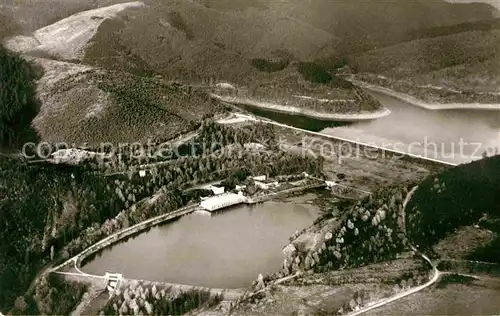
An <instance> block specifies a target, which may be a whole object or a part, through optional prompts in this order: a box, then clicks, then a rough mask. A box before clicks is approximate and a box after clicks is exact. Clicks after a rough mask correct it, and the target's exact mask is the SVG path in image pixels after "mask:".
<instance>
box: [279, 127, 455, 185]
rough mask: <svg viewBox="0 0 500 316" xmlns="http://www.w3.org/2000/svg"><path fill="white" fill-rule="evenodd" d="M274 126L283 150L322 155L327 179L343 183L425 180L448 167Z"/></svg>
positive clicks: (361, 183)
mask: <svg viewBox="0 0 500 316" xmlns="http://www.w3.org/2000/svg"><path fill="white" fill-rule="evenodd" d="M275 128H276V131H277V133H278V135H279V137H280V143H281V147H282V149H285V150H287V151H292V152H297V153H301V154H304V155H310V156H314V155H315V156H320V155H322V156H323V157H324V158H325V160H324V173H325V174H326V176H327V178H329V179H332V180H334V181H339V180H340V183H341V184H343V185H347V186H351V187H356V188H359V189H362V190H366V191H374V190H376V189H377V188H380V187H384V186H389V185H391V184H397V183H405V182H408V181H419V180H423V179H424V178H426V177H427V176H428V175H430V174H434V173H438V172H440V171H441V170H443V169H444V168H446V167H444V166H438V165H436V164H433V163H430V162H423V161H417V160H408V159H403V158H398V157H396V156H394V155H392V154H390V153H385V154H383V153H377V152H372V151H370V150H366V151H365V150H363V149H360V148H359V147H356V146H354V145H352V146H348V145H347V144H345V143H343V142H341V141H335V140H333V139H326V138H324V137H320V136H311V135H310V134H306V133H303V132H300V131H296V130H290V129H286V128H281V127H275ZM372 157H373V158H372Z"/></svg>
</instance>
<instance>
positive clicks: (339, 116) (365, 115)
mask: <svg viewBox="0 0 500 316" xmlns="http://www.w3.org/2000/svg"><path fill="white" fill-rule="evenodd" d="M211 96H212V97H213V98H216V99H218V100H220V101H222V102H227V103H232V104H240V105H246V106H253V107H257V108H261V109H266V110H270V111H273V112H280V113H286V114H294V115H302V116H307V117H310V118H314V119H318V120H327V121H338V122H357V121H369V120H375V119H379V118H382V117H385V116H387V115H389V114H391V111H390V110H389V109H387V108H385V107H382V108H380V109H378V110H376V111H372V112H368V111H365V112H359V113H355V112H353V113H325V112H318V111H314V110H311V109H304V108H298V107H295V106H290V105H281V104H274V103H268V102H259V101H255V100H252V99H248V98H239V97H223V96H219V95H216V94H211Z"/></svg>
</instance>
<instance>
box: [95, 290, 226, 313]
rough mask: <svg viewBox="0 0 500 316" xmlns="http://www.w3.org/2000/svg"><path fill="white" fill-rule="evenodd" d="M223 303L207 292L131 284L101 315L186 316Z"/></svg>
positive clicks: (113, 295) (110, 301) (113, 299)
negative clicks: (195, 310) (193, 311)
mask: <svg viewBox="0 0 500 316" xmlns="http://www.w3.org/2000/svg"><path fill="white" fill-rule="evenodd" d="M221 300H222V296H220V295H212V294H210V292H209V291H206V290H195V289H193V290H189V291H174V290H172V288H162V287H161V285H158V286H157V285H156V284H153V285H152V286H151V285H143V284H138V285H137V287H136V286H135V285H129V286H127V287H126V288H125V289H123V288H122V289H119V290H117V291H115V293H113V294H112V296H111V299H110V300H109V301H108V302H107V303H106V305H105V306H104V308H103V309H102V310H101V312H100V314H101V315H182V314H185V313H187V312H189V311H191V310H194V309H197V308H200V307H213V306H215V305H217V304H218V303H219V302H220V301H221Z"/></svg>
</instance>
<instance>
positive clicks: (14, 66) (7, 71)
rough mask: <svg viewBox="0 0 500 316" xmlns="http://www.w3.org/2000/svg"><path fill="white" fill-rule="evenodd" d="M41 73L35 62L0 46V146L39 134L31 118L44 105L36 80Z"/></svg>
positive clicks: (16, 142)
mask: <svg viewBox="0 0 500 316" xmlns="http://www.w3.org/2000/svg"><path fill="white" fill-rule="evenodd" d="M39 76H40V73H37V70H36V69H35V68H34V67H33V65H31V64H30V63H28V62H27V61H25V60H24V59H22V58H21V57H19V56H17V55H15V54H12V53H10V52H8V51H7V50H5V49H4V48H3V47H1V46H0V148H2V147H13V146H15V145H22V142H23V141H25V140H27V139H31V140H33V138H34V137H36V136H35V135H34V132H33V130H32V128H31V120H32V119H33V118H34V117H35V115H36V113H37V111H38V109H39V106H40V105H39V102H38V100H37V96H36V91H35V83H34V81H35V80H36V79H37V78H38V77H39Z"/></svg>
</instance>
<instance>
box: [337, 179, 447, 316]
mask: <svg viewBox="0 0 500 316" xmlns="http://www.w3.org/2000/svg"><path fill="white" fill-rule="evenodd" d="M417 189H418V186H415V187H413V188H412V190H411V191H410V192H408V194H407V195H406V197H405V200H404V201H403V206H402V210H401V213H402V214H401V215H402V217H403V219H404V218H405V210H406V205H407V204H408V202H409V201H410V199H411V197H412V196H413V194H414V193H415V191H416V190H417ZM403 223H405V222H404V220H403ZM403 225H404V224H403ZM410 249H411V250H412V251H414V252H415V253H416V254H418V255H420V257H421V258H422V259H423V260H425V261H426V262H427V263H428V264H429V265H430V266H431V267H432V272H433V275H432V278H431V279H430V280H429V281H428V282H426V283H424V284H422V285H419V286H416V287H414V288H410V289H409V290H407V291H405V292H401V293H398V294H396V295H394V296H391V297H388V298H385V299H382V300H380V301H377V302H372V303H370V304H369V305H368V306H365V307H363V308H361V309H359V310H357V311H353V312H351V313H348V314H346V315H347V316H357V315H361V314H364V313H366V312H368V311H371V310H373V309H376V308H379V307H381V306H384V305H387V304H389V303H392V302H394V301H397V300H399V299H402V298H403V297H406V296H409V295H412V294H414V293H417V292H420V291H422V290H424V289H426V288H428V287H429V286H431V285H433V284H434V283H436V281H437V280H438V279H439V277H440V276H441V272H440V271H439V270H438V269H437V267H436V265H435V264H434V263H433V262H432V261H431V259H429V257H427V256H426V255H425V254H423V253H421V252H420V251H418V249H417V248H416V247H415V246H413V245H410Z"/></svg>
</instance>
